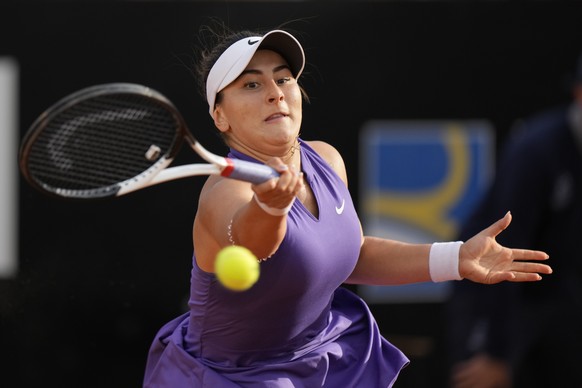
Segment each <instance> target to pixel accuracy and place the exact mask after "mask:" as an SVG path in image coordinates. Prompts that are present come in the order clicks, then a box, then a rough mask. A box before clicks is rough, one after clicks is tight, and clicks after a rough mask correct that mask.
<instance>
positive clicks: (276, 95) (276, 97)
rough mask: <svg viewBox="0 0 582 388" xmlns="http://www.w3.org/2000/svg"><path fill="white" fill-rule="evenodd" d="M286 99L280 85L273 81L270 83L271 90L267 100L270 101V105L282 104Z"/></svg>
mask: <svg viewBox="0 0 582 388" xmlns="http://www.w3.org/2000/svg"><path fill="white" fill-rule="evenodd" d="M284 99H285V94H284V93H283V91H282V90H281V88H280V87H279V85H277V83H276V82H275V81H272V82H271V83H270V88H269V91H268V93H267V100H268V101H269V103H270V104H273V103H278V102H281V101H283V100H284Z"/></svg>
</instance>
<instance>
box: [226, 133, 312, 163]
mask: <svg viewBox="0 0 582 388" xmlns="http://www.w3.org/2000/svg"><path fill="white" fill-rule="evenodd" d="M229 140H230V141H229V144H228V145H229V146H230V147H232V148H233V149H235V150H237V151H239V152H242V153H244V154H246V155H248V156H250V157H252V158H254V159H257V160H260V161H261V162H263V163H265V162H267V161H268V160H269V159H271V158H273V157H277V158H279V159H281V160H282V161H283V163H285V164H286V165H295V166H296V167H300V163H301V153H300V152H298V151H299V150H300V148H301V146H300V143H299V140H298V139H297V138H295V139H294V141H293V144H292V145H290V146H285V147H284V148H283V147H281V149H280V151H279V152H276V151H275V152H272V153H268V152H263V151H259V150H257V149H255V148H251V147H248V146H247V145H246V144H243V143H241V142H239V141H237V140H236V139H232V138H231V139H229Z"/></svg>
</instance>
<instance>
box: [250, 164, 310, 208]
mask: <svg viewBox="0 0 582 388" xmlns="http://www.w3.org/2000/svg"><path fill="white" fill-rule="evenodd" d="M266 164H267V165H269V166H270V167H272V168H274V169H275V170H276V171H277V172H278V173H279V174H280V176H279V177H278V178H274V179H271V180H269V181H267V182H264V183H261V184H258V185H253V191H254V192H255V194H256V195H257V197H258V198H259V200H260V201H261V202H262V203H264V204H266V205H268V206H270V207H274V208H285V207H287V206H288V205H289V204H290V203H291V201H293V200H294V199H295V196H296V195H297V193H298V192H299V191H300V190H301V189H302V188H303V173H302V172H300V171H299V170H298V169H297V168H296V167H295V166H287V165H286V164H284V163H283V162H282V161H281V159H279V158H272V159H270V160H269V161H267V163H266Z"/></svg>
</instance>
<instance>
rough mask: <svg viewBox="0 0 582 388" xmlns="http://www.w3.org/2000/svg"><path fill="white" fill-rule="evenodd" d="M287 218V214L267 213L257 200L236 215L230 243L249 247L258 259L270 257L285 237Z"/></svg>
mask: <svg viewBox="0 0 582 388" xmlns="http://www.w3.org/2000/svg"><path fill="white" fill-rule="evenodd" d="M286 218H287V215H286V214H285V215H281V216H273V215H270V214H267V213H265V211H264V210H263V209H261V208H260V207H259V206H258V204H257V202H256V201H255V200H251V201H250V202H249V203H247V204H246V205H245V206H243V207H242V208H241V209H240V211H239V212H238V213H237V214H235V216H234V218H233V220H232V224H231V225H230V226H229V239H230V241H229V242H230V243H231V244H232V243H234V244H238V245H243V246H245V247H247V248H248V249H250V250H251V251H252V252H253V253H254V254H255V255H257V257H260V258H264V257H268V256H270V255H271V254H273V253H274V252H275V251H276V250H277V248H278V247H279V245H280V244H281V241H283V237H285V232H286V230H287V221H286Z"/></svg>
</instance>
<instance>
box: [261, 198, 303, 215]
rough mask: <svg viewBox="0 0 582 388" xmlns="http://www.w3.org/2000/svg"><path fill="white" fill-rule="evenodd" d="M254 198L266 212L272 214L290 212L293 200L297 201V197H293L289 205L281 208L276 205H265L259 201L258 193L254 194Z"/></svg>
mask: <svg viewBox="0 0 582 388" xmlns="http://www.w3.org/2000/svg"><path fill="white" fill-rule="evenodd" d="M253 198H254V199H255V201H256V202H257V205H259V207H260V208H261V209H263V210H264V211H265V213H267V214H270V215H272V216H284V215H285V214H287V213H289V210H291V207H293V202H295V198H293V201H291V203H290V204H289V205H288V206H287V207H284V208H283V209H279V208H276V207H270V206H268V205H265V204H264V203H262V202H261V201H259V198H258V197H257V194H255V195H254V196H253Z"/></svg>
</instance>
